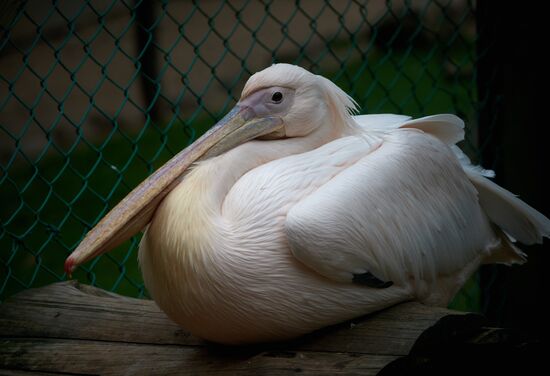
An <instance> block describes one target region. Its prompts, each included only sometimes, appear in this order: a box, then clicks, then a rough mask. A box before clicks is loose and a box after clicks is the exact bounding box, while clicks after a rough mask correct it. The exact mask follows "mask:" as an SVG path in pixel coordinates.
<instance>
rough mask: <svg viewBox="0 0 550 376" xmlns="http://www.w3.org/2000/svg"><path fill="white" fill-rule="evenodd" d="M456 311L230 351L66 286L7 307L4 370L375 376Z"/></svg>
mask: <svg viewBox="0 0 550 376" xmlns="http://www.w3.org/2000/svg"><path fill="white" fill-rule="evenodd" d="M450 313H454V312H453V311H450V310H447V309H443V308H434V307H427V306H424V305H422V304H419V303H412V302H411V303H404V304H400V305H398V306H395V307H392V308H389V309H386V310H384V311H381V312H378V313H376V314H372V315H368V316H365V317H363V318H359V319H356V320H353V321H350V322H346V323H343V324H339V325H336V326H333V327H329V328H325V329H323V330H320V331H317V332H315V333H312V334H310V335H307V336H304V337H302V338H300V339H298V340H295V341H291V342H285V343H278V344H268V345H260V346H251V347H226V346H220V345H214V344H211V343H207V342H205V341H203V340H201V339H198V338H196V337H194V336H192V335H190V334H189V333H187V332H186V331H184V330H183V329H181V328H180V327H179V326H177V325H176V324H174V323H173V322H171V321H170V320H169V319H168V318H167V317H166V316H165V315H164V313H163V312H162V311H160V309H159V308H158V307H157V306H156V305H155V303H154V302H153V301H150V300H141V299H133V298H128V297H122V296H119V295H116V294H113V293H109V292H106V291H104V290H101V289H98V288H95V287H91V286H87V285H82V284H79V283H78V282H76V281H69V282H60V283H56V284H53V285H50V286H46V287H43V288H38V289H30V290H27V291H24V292H22V293H20V294H18V295H15V296H14V297H12V298H11V299H8V300H7V301H6V302H5V303H3V304H2V305H0V333H1V334H0V343H1V345H0V370H2V372H3V373H5V372H8V371H9V372H11V374H17V375H19V374H25V373H26V372H27V371H28V372H32V374H33V375H35V374H36V373H35V372H45V373H70V374H86V375H88V374H102V375H107V374H132V375H134V374H146V375H149V374H163V375H166V374H180V375H181V374H183V375H191V374H192V375H196V374H210V373H215V374H217V375H257V374H263V375H282V374H295V373H300V374H303V375H313V374H315V375H351V374H361V375H375V374H377V373H378V371H380V369H382V368H383V367H384V366H386V365H387V364H389V363H390V362H392V361H394V360H395V359H397V358H400V357H402V356H405V355H407V354H408V353H409V351H410V350H411V348H412V347H413V344H414V343H415V341H416V339H417V338H418V337H419V336H420V335H421V334H422V333H423V332H424V331H425V330H426V329H427V328H429V327H430V326H432V325H433V324H434V323H435V322H437V321H438V320H439V319H440V318H442V317H444V316H447V315H448V314H450Z"/></svg>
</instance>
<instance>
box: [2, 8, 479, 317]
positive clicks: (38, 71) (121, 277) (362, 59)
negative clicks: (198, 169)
mask: <svg viewBox="0 0 550 376" xmlns="http://www.w3.org/2000/svg"><path fill="white" fill-rule="evenodd" d="M0 7H1V8H0V27H1V28H0V150H1V152H0V169H1V176H0V197H1V210H0V223H1V230H0V300H3V299H5V298H6V297H8V296H10V295H12V294H13V293H15V292H17V291H20V290H22V289H26V288H29V287H36V286H41V285H44V284H47V283H51V282H55V281H60V280H64V279H66V278H67V276H66V275H65V274H64V272H63V261H64V259H65V258H66V257H67V256H68V255H69V253H70V252H71V251H72V250H73V249H74V248H75V247H76V245H77V244H78V243H79V242H80V240H81V239H82V237H83V236H84V235H85V234H86V232H87V231H88V230H89V229H90V228H92V227H93V226H94V224H95V223H96V222H98V221H99V219H100V218H101V217H102V216H103V215H105V214H106V213H107V212H108V210H109V209H110V208H111V207H113V206H114V205H115V204H116V203H117V202H118V201H119V200H120V199H121V198H122V197H123V196H124V195H125V194H127V193H128V192H129V191H130V190H131V189H132V188H133V187H135V186H136V185H137V184H138V183H139V182H140V181H141V180H142V179H144V178H145V177H146V176H147V175H148V174H150V173H151V172H152V171H154V170H155V169H156V168H158V167H159V166H161V165H162V164H163V163H164V162H165V161H167V160H168V159H169V158H170V157H171V156H172V155H174V154H175V153H176V152H178V151H179V150H180V149H182V148H183V147H185V146H186V145H188V144H190V143H191V142H192V141H193V140H194V139H196V137H197V136H199V135H200V134H202V133H203V132H204V131H205V130H206V129H208V128H209V127H210V126H211V125H212V124H214V122H215V121H216V120H217V119H219V118H220V117H221V116H222V115H223V114H224V113H225V112H226V111H228V109H230V108H231V106H232V105H233V104H234V102H235V101H236V100H237V99H238V97H239V95H240V90H241V89H242V87H243V85H244V82H245V81H246V79H247V78H248V77H249V75H250V74H252V73H254V72H256V71H258V70H260V69H263V68H265V67H267V66H268V65H270V64H271V63H272V62H289V63H294V64H298V65H301V66H303V67H305V68H307V69H309V70H311V71H313V72H315V73H318V74H322V75H324V76H326V77H328V78H329V79H331V80H333V81H335V82H336V83H337V84H338V85H339V86H341V87H342V88H343V89H344V90H345V91H347V92H348V93H349V94H350V95H352V96H353V97H354V98H355V99H356V100H357V102H358V103H359V104H360V106H361V108H362V112H363V113H402V114H409V115H412V116H415V117H417V116H423V115H428V114H434V113H442V112H450V113H455V114H457V115H459V116H460V117H462V118H463V119H465V121H466V124H467V131H466V141H465V142H464V143H463V144H462V147H463V149H465V150H466V151H467V152H468V153H469V154H470V155H471V156H472V157H473V158H474V159H475V160H476V159H477V158H476V157H477V156H478V154H479V151H480V149H479V147H478V146H477V144H478V143H477V140H476V137H475V135H476V133H477V132H476V119H477V114H478V113H479V110H480V108H481V106H482V105H483V101H482V100H480V99H479V98H478V95H477V89H476V70H475V67H476V61H477V60H478V58H479V51H476V38H477V37H478V36H477V33H476V23H475V16H474V15H475V4H474V3H473V2H470V1H464V0H454V1H443V0H438V1H429V0H418V1H394V2H384V1H369V2H362V1H314V0H311V1H267V0H265V1H230V0H226V1H214V0H207V1H200V2H199V1H185V0H181V1H147V0H142V1H139V0H136V1H131V0H125V1H111V0H89V1H84V0H76V1H69V0H66V1H61V0H60V1H42V0H29V1H23V2H21V1H17V0H11V1H7V2H3V3H2V5H0ZM138 242H139V239H138V238H134V239H133V240H132V241H129V242H127V243H125V244H123V245H122V246H120V247H118V248H117V249H116V251H114V252H112V253H109V254H106V255H104V256H101V257H99V258H97V259H95V260H93V261H92V262H90V263H88V264H87V265H85V266H84V267H82V268H79V269H78V270H77V271H76V272H75V274H74V278H77V279H79V280H81V281H83V282H85V283H92V284H94V285H97V286H100V287H102V288H104V289H108V290H111V291H116V292H118V293H122V294H126V295H130V296H143V295H144V294H145V295H146V294H147V293H146V291H145V290H144V287H143V282H142V279H141V275H140V271H139V267H138V265H137V257H136V250H137V245H138ZM458 301H459V303H458V305H459V306H462V307H463V308H465V309H476V308H478V304H479V289H478V288H477V285H476V283H475V280H474V281H473V282H471V283H470V285H469V287H468V289H467V290H466V292H464V293H462V295H461V296H460V297H459V298H458Z"/></svg>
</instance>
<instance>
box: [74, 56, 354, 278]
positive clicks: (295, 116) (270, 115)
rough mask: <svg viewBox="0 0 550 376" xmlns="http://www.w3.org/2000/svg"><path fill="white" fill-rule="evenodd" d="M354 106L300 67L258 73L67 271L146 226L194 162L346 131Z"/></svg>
mask: <svg viewBox="0 0 550 376" xmlns="http://www.w3.org/2000/svg"><path fill="white" fill-rule="evenodd" d="M355 109H356V104H355V102H354V101H353V99H351V98H350V97H349V96H348V95H347V94H346V93H344V92H343V91H342V90H341V89H340V88H338V86H336V85H335V84H333V83H332V82H331V81H329V80H327V79H326V78H324V77H322V76H318V75H314V74H312V73H310V72H308V71H307V70H305V69H303V68H300V67H298V66H295V65H290V64H275V65H272V66H271V67H269V68H266V69H264V70H263V71H261V72H258V73H256V74H254V75H253V76H252V77H250V79H249V80H248V82H247V83H246V85H245V87H244V89H243V92H242V95H241V98H240V100H239V102H238V103H237V104H236V105H235V107H234V108H233V109H232V110H231V111H230V112H229V113H228V114H227V115H226V116H225V117H224V118H223V119H221V120H220V121H219V122H218V123H217V124H216V125H215V126H214V127H212V128H211V129H210V130H209V131H208V132H207V133H205V134H204V135H203V136H202V137H201V138H199V139H198V140H197V141H195V142H194V143H193V144H192V145H190V146H189V147H187V148H186V149H184V150H182V151H181V152H180V153H178V154H177V155H176V156H174V157H173V158H172V159H171V160H169V161H168V162H167V163H166V164H165V165H164V166H162V167H161V168H160V169H158V170H157V171H156V172H155V173H153V174H152V175H151V176H149V177H148V178H147V179H146V180H144V181H143V182H142V183H141V184H140V185H139V186H138V187H136V188H135V189H134V190H133V191H132V192H130V194H129V195H128V196H126V197H125V198H124V199H123V200H122V201H121V202H120V203H119V204H118V205H117V206H116V207H115V208H114V209H113V210H111V211H110V212H109V213H108V214H107V215H106V216H105V217H104V218H103V219H102V220H101V221H100V222H99V223H98V224H97V226H96V227H94V228H93V229H92V230H91V231H90V232H88V234H87V235H86V237H85V238H84V239H83V240H82V242H81V243H80V245H79V246H78V247H77V249H76V250H75V251H74V252H73V253H72V254H71V255H70V256H69V257H68V258H67V260H66V262H65V270H66V272H67V273H69V274H70V273H71V272H72V271H73V270H74V268H76V267H77V266H78V265H80V264H82V263H84V262H86V261H88V260H90V259H92V258H93V257H95V256H98V255H100V254H102V253H104V252H106V251H108V250H110V249H112V248H114V247H115V246H117V245H118V244H121V243H122V242H123V241H125V240H127V239H129V238H130V237H131V236H132V235H134V234H136V233H137V232H138V231H140V230H141V229H143V228H144V227H145V226H146V225H147V223H149V221H150V220H151V217H152V215H153V213H154V211H155V209H156V207H157V206H158V204H159V203H160V202H161V201H162V199H163V198H164V197H165V196H166V194H168V192H170V191H171V190H172V189H173V188H174V187H175V186H176V185H177V183H178V182H179V181H180V180H181V178H182V177H183V175H184V173H185V171H186V170H187V169H188V168H189V166H191V165H192V164H193V163H194V162H196V161H198V160H201V159H205V158H210V157H214V156H217V155H220V154H222V153H224V152H226V151H228V150H230V149H233V148H235V147H236V146H238V145H240V144H243V143H245V142H247V141H250V140H252V139H258V138H259V139H267V140H270V139H281V138H289V137H306V136H307V135H309V134H311V133H313V132H314V131H315V130H317V129H319V128H320V127H331V128H333V129H334V131H335V132H338V131H342V130H343V128H345V127H347V126H348V125H350V124H352V123H353V121H352V120H351V116H350V112H352V111H354V110H355Z"/></svg>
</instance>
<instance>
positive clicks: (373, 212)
mask: <svg viewBox="0 0 550 376" xmlns="http://www.w3.org/2000/svg"><path fill="white" fill-rule="evenodd" d="M283 98H284V99H283ZM285 101H286V102H285ZM280 107H282V108H280ZM351 108H353V103H352V102H351V100H350V99H349V97H347V96H346V95H345V94H344V93H343V92H341V91H340V90H339V89H338V88H337V87H336V86H335V85H334V84H332V83H330V82H329V81H328V80H326V79H324V78H322V77H320V76H315V75H312V74H311V73H309V72H307V71H305V70H303V69H301V68H298V67H294V66H288V65H285V64H279V65H275V66H273V67H271V68H268V69H266V70H264V71H262V72H260V73H258V74H256V75H254V76H253V77H252V78H251V79H250V80H249V82H248V83H247V85H246V86H245V89H244V91H243V95H242V97H241V101H240V102H239V104H238V106H237V110H238V111H236V112H231V113H230V114H229V115H228V117H227V119H228V120H227V123H228V124H229V125H225V123H224V127H223V128H219V129H222V130H224V129H227V128H228V127H235V125H234V122H235V120H234V119H236V118H237V117H238V116H240V115H239V114H241V113H244V115H242V118H243V119H244V120H240V119H237V120H238V121H244V122H245V124H252V123H253V124H255V125H249V126H248V125H247V126H246V127H245V126H243V127H241V126H240V125H239V126H238V127H237V128H230V131H223V132H224V133H223V136H218V135H217V133H215V132H219V130H216V131H214V133H213V134H212V135H209V136H208V137H207V138H204V139H201V140H199V141H197V143H196V147H197V148H201V147H203V145H204V144H205V142H207V140H209V139H211V138H216V137H218V138H219V137H221V138H222V139H224V138H228V139H234V138H235V137H234V135H235V134H237V133H238V132H240V133H239V135H240V136H239V138H242V139H245V141H246V140H248V142H244V143H242V142H236V143H234V144H233V143H230V145H231V146H230V147H227V146H226V145H224V144H223V142H220V141H215V142H213V146H212V145H211V144H207V146H205V147H204V150H207V151H200V153H201V154H200V155H205V156H207V158H203V160H202V161H200V162H198V163H196V164H195V165H194V166H193V168H191V170H190V171H188V172H187V173H186V174H185V176H184V177H183V179H181V180H180V179H179V178H178V179H176V178H174V179H175V180H174V179H172V180H173V181H175V183H170V181H172V180H170V181H168V180H167V181H166V182H165V183H162V184H165V186H167V184H171V185H170V189H168V188H162V189H161V188H159V189H158V190H157V191H156V192H167V191H169V193H168V194H167V196H166V197H165V198H164V199H163V200H162V201H161V199H162V196H159V197H161V199H157V198H155V197H157V196H154V197H153V199H151V200H147V202H149V201H154V200H157V201H156V202H157V204H155V205H154V209H156V211H155V212H154V215H152V217H151V215H150V214H149V216H148V217H147V222H149V220H150V224H149V226H148V228H147V230H146V232H145V234H144V237H143V239H142V242H141V245H140V250H139V260H140V264H141V267H142V270H143V276H144V281H145V284H146V286H147V288H148V290H149V292H150V293H151V295H152V297H153V298H154V299H155V301H156V302H157V304H158V305H159V306H160V307H161V308H162V309H163V310H164V311H165V312H166V313H167V314H168V315H169V316H170V317H171V318H172V319H173V320H174V321H176V322H177V323H179V324H180V325H182V326H183V327H185V328H186V329H188V330H190V331H191V332H192V333H194V334H196V335H197V336H200V337H202V338H206V339H208V340H212V341H215V342H222V343H232V344H237V343H250V342H260V341H271V340H281V339H286V338H292V337H296V336H298V335H301V334H304V333H308V332H311V331H313V330H315V329H318V328H321V327H323V326H326V325H330V324H334V323H337V322H340V321H343V320H346V319H350V318H353V317H356V316H359V315H362V314H366V313H369V312H372V311H375V310H379V309H381V308H384V307H386V306H389V305H391V304H395V303H397V302H400V301H405V300H410V299H418V300H420V301H422V302H425V303H428V304H438V305H445V304H447V303H448V302H449V301H450V299H451V298H452V297H453V295H454V294H455V293H456V291H457V290H458V289H459V288H460V287H461V286H462V285H463V283H464V282H465V280H466V279H467V278H468V277H469V276H470V275H471V274H472V273H473V272H474V271H475V270H476V269H477V267H478V266H479V265H480V264H481V263H484V262H503V263H508V264H511V263H522V262H523V261H524V260H525V259H524V254H523V253H522V252H521V251H519V250H518V249H517V248H516V247H515V246H514V245H513V244H512V240H511V238H517V239H518V240H520V241H522V242H524V243H527V244H530V243H534V242H540V241H541V239H542V237H543V236H548V234H549V233H550V221H549V220H548V219H547V218H546V217H544V216H543V215H542V214H540V213H538V212H537V211H535V210H534V209H532V208H531V207H529V206H528V205H526V204H525V203H523V202H522V201H520V200H519V199H517V198H516V197H515V196H513V195H512V194H510V193H509V192H507V191H505V190H503V189H502V188H500V187H498V186H497V185H495V184H494V183H492V182H490V181H489V180H487V179H486V178H485V176H486V175H490V172H488V171H486V170H482V169H481V168H478V167H475V166H472V165H471V164H470V163H469V160H468V159H467V158H466V157H465V156H464V155H463V154H462V153H461V152H460V150H459V149H458V148H456V147H455V146H454V144H455V143H456V142H457V141H460V140H461V139H462V137H463V130H462V127H463V124H462V121H461V120H460V119H458V118H456V117H455V116H452V115H437V116H432V117H427V118H423V119H417V120H410V118H408V117H405V116H397V115H374V116H358V117H352V116H351V115H349V113H348V112H349V110H350V109H351ZM243 109H244V110H243ZM250 109H252V110H250ZM243 111H245V112H243ZM258 114H260V115H258ZM250 119H252V120H250ZM258 119H260V120H258ZM281 119H282V120H281ZM216 129H218V128H216ZM235 129H236V130H235ZM258 135H260V136H262V137H263V138H267V139H268V140H256V139H254V138H255V137H257V136H258ZM218 138H216V140H218ZM220 145H221V146H220ZM199 150H202V149H199ZM191 152H192V150H191V151H190V152H189V153H191ZM197 158H199V157H195V156H193V157H192V158H191V159H192V160H191V162H192V161H193V160H196V159H197ZM176 163H181V162H176ZM185 163H188V162H185ZM189 163H190V162H189ZM185 166H188V164H186V165H185ZM163 168H164V167H163ZM169 168H175V167H173V166H172V167H170V166H169ZM185 168H187V167H185ZM182 171H183V168H182ZM161 173H162V171H161ZM157 174H158V176H157V177H156V178H150V179H153V180H150V182H149V183H146V184H144V185H143V187H145V188H143V187H142V186H140V187H142V188H139V187H138V189H136V191H137V192H138V193H136V194H135V195H134V196H132V195H131V196H130V197H133V198H131V199H129V201H128V202H130V204H129V205H133V204H132V203H133V202H134V201H133V200H139V198H140V197H142V196H143V195H144V194H145V193H148V192H149V189H150V187H151V186H152V185H153V184H152V183H151V182H153V183H154V182H157V180H155V179H159V177H160V176H162V175H160V173H157ZM178 174H179V175H177V176H181V173H180V172H178ZM174 176H175V175H174ZM159 184H160V183H159ZM155 194H158V195H161V193H155ZM164 194H165V193H162V195H164ZM158 202H160V204H158ZM140 210H142V211H141V212H146V213H152V212H153V211H152V210H150V209H148V207H146V206H145V207H144V209H140ZM127 212H128V213H136V212H135V211H133V212H130V211H129V209H127V208H126V207H123V208H122V209H121V211H120V212H118V213H117V212H116V210H115V214H114V217H113V218H115V219H116V218H119V217H121V216H125V217H124V218H127V219H125V221H126V222H125V223H130V224H131V226H130V227H132V226H134V223H136V221H137V219H136V218H140V216H137V215H136V214H128V215H127V214H126V213H127ZM141 212H140V213H141ZM120 213H122V214H120ZM132 215H133V216H132ZM106 223H107V224H104V226H103V230H101V232H99V231H98V233H102V232H106V231H107V232H108V231H111V230H110V228H111V227H116V226H118V222H117V221H115V220H113V221H112V223H108V222H106ZM140 223H143V221H142V222H140ZM136 226H137V225H136ZM136 226H134V227H136ZM99 227H101V224H100V225H99ZM118 228H120V229H122V230H116V231H119V232H125V231H126V230H125V229H124V228H123V227H118ZM113 231H115V230H112V231H111V232H112V233H113V234H114V233H115V232H113ZM507 234H508V235H507ZM115 235H116V234H115ZM115 235H113V236H110V237H109V238H108V239H106V240H104V239H103V238H102V237H101V236H98V235H94V234H92V235H89V237H90V239H91V240H89V241H88V243H90V244H92V242H95V243H93V244H92V245H93V246H90V245H88V244H85V245H84V246H81V247H83V249H89V251H87V252H88V253H89V254H91V253H93V252H95V253H98V252H99V251H98V249H101V250H103V249H104V248H105V247H107V246H103V245H101V244H109V242H111V243H113V242H115V240H113V238H117V237H118V235H116V236H115ZM97 239H99V240H101V241H102V242H103V243H101V244H100V243H98V242H99V240H97ZM83 243H86V242H83ZM96 243H97V244H100V245H95V244H96ZM101 247H103V248H101ZM83 253H84V251H80V250H77V251H75V255H76V256H74V257H73V256H71V258H69V259H68V260H67V265H68V270H71V268H72V267H73V265H74V264H76V263H80V262H81V260H83V259H84V256H82V254H83Z"/></svg>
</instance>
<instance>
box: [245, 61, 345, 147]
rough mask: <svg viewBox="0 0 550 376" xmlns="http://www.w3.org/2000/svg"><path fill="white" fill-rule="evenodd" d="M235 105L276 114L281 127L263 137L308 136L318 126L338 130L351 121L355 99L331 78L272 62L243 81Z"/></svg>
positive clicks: (258, 111)
mask: <svg viewBox="0 0 550 376" xmlns="http://www.w3.org/2000/svg"><path fill="white" fill-rule="evenodd" d="M237 107H240V108H243V109H244V108H247V109H250V110H251V111H253V112H254V113H255V114H256V116H259V117H264V116H277V117H279V118H280V119H281V120H282V124H281V126H280V128H278V129H277V130H275V131H274V132H272V133H270V134H267V135H265V136H262V138H264V139H266V138H282V137H302V136H307V135H308V134H310V133H311V132H313V131H314V130H316V129H317V128H318V127H320V126H330V127H334V128H336V130H341V128H343V127H346V126H347V125H349V123H350V113H351V112H353V111H355V110H356V103H355V101H354V100H353V99H352V98H351V97H350V96H348V95H347V94H346V93H345V92H344V91H342V90H341V89H340V88H339V87H338V86H336V85H335V84H334V83H332V82H331V81H329V80H327V79H326V78H324V77H322V76H318V75H315V74H313V73H311V72H309V71H307V70H305V69H304V68H301V67H298V66H296V65H290V64H275V65H272V66H271V67H269V68H266V69H264V70H262V71H260V72H258V73H256V74H254V75H253V76H252V77H250V79H249V80H248V82H247V83H246V85H245V87H244V89H243V92H242V94H241V99H240V100H239V102H238V103H237Z"/></svg>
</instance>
